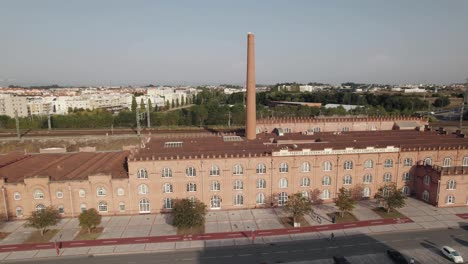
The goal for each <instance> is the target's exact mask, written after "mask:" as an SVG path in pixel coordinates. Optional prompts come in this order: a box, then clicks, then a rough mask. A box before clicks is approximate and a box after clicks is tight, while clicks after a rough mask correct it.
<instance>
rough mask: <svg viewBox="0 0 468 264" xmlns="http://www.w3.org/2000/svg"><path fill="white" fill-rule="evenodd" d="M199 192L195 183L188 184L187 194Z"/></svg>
mask: <svg viewBox="0 0 468 264" xmlns="http://www.w3.org/2000/svg"><path fill="white" fill-rule="evenodd" d="M196 191H197V184H195V183H193V182H189V183H187V192H196Z"/></svg>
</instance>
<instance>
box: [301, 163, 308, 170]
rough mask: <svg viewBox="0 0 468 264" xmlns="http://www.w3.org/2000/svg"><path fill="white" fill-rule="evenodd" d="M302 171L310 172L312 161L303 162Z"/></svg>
mask: <svg viewBox="0 0 468 264" xmlns="http://www.w3.org/2000/svg"><path fill="white" fill-rule="evenodd" d="M301 171H302V172H309V171H310V163H309V162H304V163H302V165H301Z"/></svg>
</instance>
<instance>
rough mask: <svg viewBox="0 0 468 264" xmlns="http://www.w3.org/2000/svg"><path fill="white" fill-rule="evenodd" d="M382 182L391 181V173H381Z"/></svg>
mask: <svg viewBox="0 0 468 264" xmlns="http://www.w3.org/2000/svg"><path fill="white" fill-rule="evenodd" d="M383 181H384V182H391V181H392V174H391V173H389V172H386V173H384V175H383Z"/></svg>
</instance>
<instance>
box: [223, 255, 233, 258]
mask: <svg viewBox="0 0 468 264" xmlns="http://www.w3.org/2000/svg"><path fill="white" fill-rule="evenodd" d="M232 257H233V255H226V256H220V258H232Z"/></svg>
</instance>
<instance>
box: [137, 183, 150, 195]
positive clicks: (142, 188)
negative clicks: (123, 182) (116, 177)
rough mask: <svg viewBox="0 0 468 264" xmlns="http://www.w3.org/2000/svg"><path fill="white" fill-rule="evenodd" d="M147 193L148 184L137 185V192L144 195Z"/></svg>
mask: <svg viewBox="0 0 468 264" xmlns="http://www.w3.org/2000/svg"><path fill="white" fill-rule="evenodd" d="M148 193H149V188H148V185H146V184H140V185H138V194H140V195H145V194H148Z"/></svg>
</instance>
